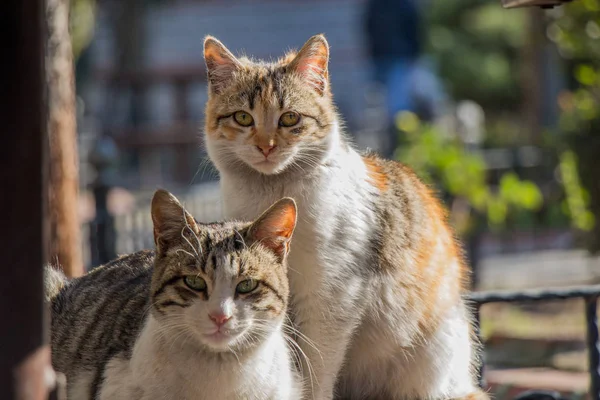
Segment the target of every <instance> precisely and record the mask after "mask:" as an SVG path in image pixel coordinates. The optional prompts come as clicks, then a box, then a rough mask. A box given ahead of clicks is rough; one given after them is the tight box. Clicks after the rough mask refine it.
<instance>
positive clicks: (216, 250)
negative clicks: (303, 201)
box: [151, 192, 296, 351]
mask: <svg viewBox="0 0 600 400" xmlns="http://www.w3.org/2000/svg"><path fill="white" fill-rule="evenodd" d="M165 193H166V192H164V193H163V192H157V194H156V195H155V198H154V200H153V220H154V224H155V238H156V242H157V256H156V262H155V270H154V275H153V282H152V293H151V301H152V302H153V308H154V310H153V312H154V315H155V318H156V319H157V320H158V321H159V322H160V323H161V324H162V325H163V326H164V329H165V330H166V331H168V332H169V335H181V336H182V337H189V338H190V339H191V340H197V341H198V342H200V344H202V345H203V346H204V347H206V348H208V349H211V350H213V351H236V349H238V348H245V347H248V346H253V345H256V344H257V343H260V342H261V341H262V340H263V339H264V338H266V337H268V336H269V335H270V334H271V333H272V332H274V331H275V330H276V329H279V328H280V327H281V324H282V322H283V319H284V317H285V313H286V309H287V299H288V294H289V292H288V280H287V275H286V274H287V269H286V266H285V258H286V255H287V252H288V249H289V241H290V239H291V236H292V232H293V230H294V226H295V223H296V207H295V204H294V202H293V200H291V199H283V200H280V201H279V202H277V203H276V204H275V205H273V206H272V207H271V208H270V209H269V210H268V211H266V212H265V214H263V216H262V217H260V218H259V219H258V220H257V221H255V222H254V223H252V224H249V223H216V224H208V225H203V224H199V223H196V222H195V221H194V220H193V218H191V216H189V214H187V213H186V212H185V211H184V210H183V208H181V206H180V205H179V203H175V202H176V201H177V200H176V199H175V198H174V197H172V195H169V194H165ZM184 216H185V218H184Z"/></svg>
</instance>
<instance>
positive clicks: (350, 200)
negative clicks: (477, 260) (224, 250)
mask: <svg viewBox="0 0 600 400" xmlns="http://www.w3.org/2000/svg"><path fill="white" fill-rule="evenodd" d="M204 56H205V61H206V66H207V70H208V81H209V99H208V103H207V105H206V120H205V121H206V125H205V142H206V147H207V150H208V153H209V156H210V158H211V160H212V161H213V163H214V164H215V166H216V167H217V169H218V170H219V174H220V178H221V189H222V192H223V199H224V210H225V214H226V217H227V218H244V219H248V218H254V217H256V216H257V215H259V213H260V211H261V210H262V209H263V208H264V207H265V205H267V204H269V203H271V202H272V201H274V200H275V199H277V198H279V197H281V196H290V197H293V198H294V199H295V200H296V202H297V204H298V209H299V215H300V219H299V221H298V225H297V228H296V233H295V241H294V248H293V250H292V251H291V253H290V256H289V278H290V292H291V304H290V307H291V311H292V316H293V319H294V322H295V325H296V327H297V328H298V330H299V331H300V332H301V333H302V334H303V338H307V339H311V340H312V341H313V342H314V346H313V344H309V343H308V342H307V341H305V340H303V339H302V338H301V339H298V343H299V344H300V346H301V347H302V348H303V350H304V352H305V353H306V354H307V356H308V360H309V362H304V363H303V369H304V376H305V382H304V387H305V398H314V399H317V400H329V399H332V398H333V397H334V396H338V398H343V399H449V398H487V395H486V394H484V393H482V392H480V391H479V390H478V388H477V386H476V383H475V382H476V373H475V370H476V368H474V364H475V363H476V359H477V354H478V347H477V345H476V343H477V342H476V340H475V338H474V335H473V332H472V327H471V318H472V317H471V315H470V313H469V310H468V308H467V306H466V304H465V301H464V300H463V294H464V293H465V291H466V290H467V288H468V281H469V276H468V269H467V267H466V266H465V263H464V261H463V257H462V253H461V248H460V246H459V244H458V243H457V241H456V240H455V238H454V235H453V233H452V231H451V229H450V228H449V227H448V225H447V223H446V214H445V212H444V210H443V209H442V207H441V206H440V204H439V202H438V200H437V199H436V198H435V196H434V195H433V194H432V191H431V190H430V189H429V188H428V187H427V186H426V185H424V184H423V183H422V182H421V181H420V180H419V179H418V178H417V177H416V176H415V174H414V173H413V172H412V171H411V170H410V169H409V168H407V167H406V166H404V165H402V164H400V163H398V162H394V161H387V160H384V159H382V158H379V157H378V156H376V155H373V154H359V153H358V152H357V151H356V150H355V149H354V148H353V147H352V145H351V143H350V141H349V140H348V138H347V137H346V136H345V134H344V132H343V129H342V126H341V123H340V118H339V117H338V115H337V112H336V109H335V106H334V103H333V98H332V94H331V90H330V84H329V72H328V59H329V46H328V44H327V41H326V40H325V37H324V36H322V35H317V36H314V37H312V38H310V40H308V42H307V43H306V44H305V45H304V47H302V49H301V50H300V51H299V52H298V53H290V54H288V55H287V56H285V57H283V58H282V59H281V60H279V61H276V62H273V63H269V62H262V61H254V60H250V59H248V58H236V57H235V56H234V55H233V54H232V53H231V52H230V51H229V50H228V49H227V48H226V47H225V46H224V45H223V44H222V43H220V42H219V41H218V40H216V39H215V38H213V37H207V38H206V39H205V42H204ZM309 377H312V379H308V378H309Z"/></svg>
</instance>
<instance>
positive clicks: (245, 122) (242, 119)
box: [233, 111, 254, 126]
mask: <svg viewBox="0 0 600 400" xmlns="http://www.w3.org/2000/svg"><path fill="white" fill-rule="evenodd" d="M233 119H235V122H237V123H238V124H240V125H241V126H250V125H252V124H253V123H254V118H252V115H250V114H248V113H247V112H246V111H238V112H236V113H235V114H233Z"/></svg>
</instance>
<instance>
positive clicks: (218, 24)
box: [54, 0, 600, 399]
mask: <svg viewBox="0 0 600 400" xmlns="http://www.w3.org/2000/svg"><path fill="white" fill-rule="evenodd" d="M69 23H70V28H71V43H72V51H73V55H74V60H73V62H74V65H75V81H76V99H77V101H76V109H77V136H76V137H77V157H78V160H79V161H78V162H79V168H78V174H79V175H78V178H77V179H78V181H79V194H78V200H77V204H76V206H74V207H76V209H77V210H78V218H79V219H78V221H77V225H78V228H77V229H79V230H80V232H78V233H77V234H76V235H74V236H73V237H77V238H81V240H80V242H81V243H80V245H79V246H77V249H76V250H75V251H74V253H73V249H72V248H69V249H68V250H66V251H65V250H64V249H63V253H61V251H60V249H59V250H56V246H58V247H60V243H59V244H57V245H56V246H55V253H54V254H55V257H54V260H57V261H59V262H61V263H63V264H64V265H66V266H67V267H69V263H70V264H71V268H74V269H76V265H84V266H85V268H86V269H89V268H91V267H92V266H94V265H98V264H100V263H102V262H105V261H107V260H109V259H111V258H112V257H114V256H115V255H116V254H122V253H128V252H132V251H135V250H138V249H142V248H151V247H152V246H153V243H152V229H151V221H150V213H149V208H148V207H149V201H150V197H151V195H152V193H153V191H154V190H155V189H156V188H157V187H164V188H166V189H169V190H171V191H173V192H174V193H175V194H177V195H178V196H180V198H182V199H183V200H184V201H185V203H186V206H187V207H188V209H189V210H190V211H191V212H192V213H193V214H194V215H195V216H196V218H197V219H198V220H203V221H212V220H217V219H219V218H220V217H221V208H220V199H219V189H218V184H217V179H218V175H217V174H216V173H215V171H214V169H213V168H212V167H211V165H210V163H209V162H208V160H207V158H206V154H205V152H204V150H203V146H202V131H201V129H202V128H201V127H202V126H203V114H204V103H205V101H206V96H207V95H206V72H205V68H204V63H203V56H202V42H203V37H204V36H205V35H207V34H211V35H214V36H216V37H217V38H219V39H220V40H221V41H223V43H225V44H226V45H227V46H228V47H229V48H230V49H231V50H232V51H234V53H236V54H242V53H244V54H248V55H253V56H255V57H258V58H265V59H270V58H277V57H279V56H280V55H282V54H283V53H284V52H285V51H287V50H289V49H290V48H300V47H301V46H302V44H303V43H304V42H305V41H306V40H307V39H308V38H309V37H310V36H312V35H314V34H316V33H324V34H325V35H326V37H327V39H328V41H329V43H330V45H331V62H330V76H331V81H332V88H333V92H334V95H335V99H336V103H337V105H338V107H339V110H340V113H341V115H342V116H343V119H344V120H345V121H346V123H347V129H348V131H349V133H350V134H351V136H352V137H353V138H354V140H355V142H356V143H357V145H358V146H359V147H360V148H367V147H368V148H371V149H374V150H377V151H379V152H381V153H382V154H384V155H385V156H387V157H390V158H395V159H398V160H400V161H402V162H405V163H407V164H409V165H411V166H412V167H413V168H415V169H416V170H417V172H418V173H419V175H420V176H421V177H423V179H425V180H426V181H428V182H429V183H430V184H432V185H434V186H435V187H436V188H437V189H438V190H439V193H440V195H441V197H442V198H443V200H444V201H445V202H446V204H447V206H448V207H449V209H450V211H451V212H450V218H451V221H452V223H453V225H454V227H455V229H456V231H457V233H458V235H460V237H461V238H462V240H463V241H464V243H465V249H466V254H467V256H468V259H469V262H470V263H471V265H472V267H473V276H474V289H475V290H504V289H524V288H538V287H557V286H572V285H579V284H594V283H600V260H599V259H598V257H597V256H596V253H597V252H598V251H599V250H600V135H599V134H598V133H597V129H598V128H599V127H600V107H599V102H600V40H599V39H600V0H578V1H575V2H573V3H570V4H567V5H565V6H562V7H558V8H555V9H552V10H541V9H538V8H530V9H515V10H505V9H503V8H502V7H501V5H500V2H499V1H498V0H451V1H449V0H319V1H316V0H304V1H298V0H286V1H275V0H253V1H242V0H227V1H225V0H221V1H216V0H113V1H111V0H71V4H70V22H69ZM71 211H72V210H71ZM59 219H60V218H59ZM63 247H64V245H63ZM69 251H71V253H73V254H71V255H70V256H68V257H67V256H65V255H64V254H65V252H69ZM69 257H70V258H69ZM581 302H582V301H581V300H568V301H559V302H543V303H536V304H534V305H507V304H491V305H487V306H484V307H483V308H482V310H481V319H482V325H481V330H482V334H483V338H484V340H485V345H486V361H487V370H486V378H487V382H488V384H489V385H490V387H491V390H492V391H493V392H494V393H495V395H496V398H498V399H503V398H507V397H510V396H512V395H513V394H514V393H515V391H519V390H522V389H527V388H537V389H554V390H558V391H560V392H562V393H565V394H568V395H570V396H574V397H577V396H582V394H583V393H584V392H586V390H587V388H588V379H589V378H588V375H587V374H586V372H585V371H586V370H587V368H588V362H587V355H586V348H585V343H584V337H585V317H584V315H583V312H582V310H583V309H582V307H581V304H580V303H581Z"/></svg>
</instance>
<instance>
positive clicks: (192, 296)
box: [46, 190, 301, 400]
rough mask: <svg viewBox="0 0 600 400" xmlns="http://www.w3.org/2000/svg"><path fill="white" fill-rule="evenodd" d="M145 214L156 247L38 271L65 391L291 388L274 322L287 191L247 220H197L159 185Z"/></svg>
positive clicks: (282, 312)
mask: <svg viewBox="0 0 600 400" xmlns="http://www.w3.org/2000/svg"><path fill="white" fill-rule="evenodd" d="M152 220H153V223H154V237H155V243H156V250H155V251H149V250H146V251H140V252H137V253H134V254H130V255H126V256H123V257H120V258H118V259H117V260H115V261H112V262H110V263H108V264H106V265H104V266H101V267H99V268H96V269H94V270H92V271H91V272H90V273H88V274H87V275H85V276H83V277H81V278H77V279H74V280H72V281H70V282H64V281H61V279H60V276H59V275H57V274H56V273H53V272H52V271H49V272H48V273H47V279H46V284H47V288H46V292H47V293H48V297H49V298H50V302H51V310H52V324H51V326H52V329H51V347H52V362H53V366H54V368H55V369H56V370H57V371H59V372H62V373H64V374H65V375H66V377H67V385H68V388H67V390H68V397H69V399H75V400H79V399H94V400H96V399H98V400H105V399H106V400H108V399H111V400H115V399H116V400H119V399H123V400H150V399H157V400H158V399H161V400H163V399H178V400H184V399H189V400H201V399H207V400H219V399H240V400H242V399H243V400H247V399H256V400H259V399H260V400H263V399H265V400H266V399H269V400H280V399H284V400H295V399H299V398H300V395H301V387H300V386H301V385H300V383H299V377H298V376H297V373H296V371H295V362H294V360H292V358H291V353H290V350H289V349H288V345H289V344H288V343H286V341H290V342H291V341H292V340H291V339H289V338H288V337H287V336H286V333H285V332H284V327H283V325H284V318H285V317H286V310H287V303H288V290H289V289H288V280H287V274H286V273H287V267H286V258H287V254H288V252H289V249H290V240H291V238H292V233H293V231H294V227H295V224H296V205H295V203H294V201H293V200H292V199H289V198H284V199H281V200H279V201H278V202H276V203H275V204H274V205H272V206H271V207H270V208H269V209H268V210H267V211H265V213H263V214H262V216H260V217H259V218H258V219H257V220H256V221H255V222H254V223H252V224H249V223H235V222H223V223H211V224H201V223H198V222H196V221H195V220H194V219H193V218H192V216H191V215H190V214H189V213H187V212H186V211H185V210H184V209H183V207H182V206H181V204H180V203H179V202H178V200H177V199H176V198H175V197H174V196H173V195H171V194H170V193H168V192H166V191H164V190H159V191H157V192H156V193H155V195H154V197H153V200H152Z"/></svg>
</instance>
